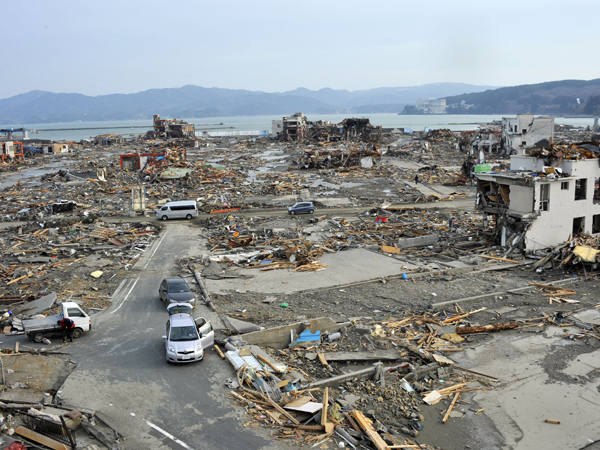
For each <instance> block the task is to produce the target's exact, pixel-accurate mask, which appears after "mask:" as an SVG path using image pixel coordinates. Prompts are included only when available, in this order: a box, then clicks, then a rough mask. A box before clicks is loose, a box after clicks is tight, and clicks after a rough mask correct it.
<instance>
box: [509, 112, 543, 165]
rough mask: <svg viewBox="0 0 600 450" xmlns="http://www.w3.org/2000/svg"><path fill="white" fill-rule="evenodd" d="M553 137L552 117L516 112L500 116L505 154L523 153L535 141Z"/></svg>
mask: <svg viewBox="0 0 600 450" xmlns="http://www.w3.org/2000/svg"><path fill="white" fill-rule="evenodd" d="M553 138H554V117H535V116H534V115H533V114H517V117H503V118H502V141H503V142H504V148H505V149H506V152H507V154H511V153H513V154H517V155H523V154H524V151H525V149H526V148H529V147H533V145H534V144H535V143H536V142H539V141H541V140H543V139H548V140H549V141H550V142H552V139H553Z"/></svg>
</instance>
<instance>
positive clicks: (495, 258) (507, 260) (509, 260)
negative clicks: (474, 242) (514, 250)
mask: <svg viewBox="0 0 600 450" xmlns="http://www.w3.org/2000/svg"><path fill="white" fill-rule="evenodd" d="M477 256H479V257H480V258H487V259H493V260H496V261H504V262H510V263H515V264H519V261H515V260H514V259H506V258H498V257H497V256H488V255H477Z"/></svg>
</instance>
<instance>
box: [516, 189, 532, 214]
mask: <svg viewBox="0 0 600 450" xmlns="http://www.w3.org/2000/svg"><path fill="white" fill-rule="evenodd" d="M533 198H534V190H533V189H531V187H529V186H516V185H513V186H511V187H510V210H511V211H518V212H520V213H522V214H527V213H530V212H533V209H534V206H533V205H534V203H533Z"/></svg>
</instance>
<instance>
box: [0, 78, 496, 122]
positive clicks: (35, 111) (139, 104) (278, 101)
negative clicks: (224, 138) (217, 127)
mask: <svg viewBox="0 0 600 450" xmlns="http://www.w3.org/2000/svg"><path fill="white" fill-rule="evenodd" d="M487 89H493V87H492V86H476V85H471V84H462V83H436V84H427V85H423V86H414V87H393V88H377V89H368V90H362V91H347V90H335V89H329V88H325V89H320V90H318V91H311V90H309V89H304V88H298V89H295V90H293V91H288V92H281V93H268V92H260V91H247V90H233V89H220V88H204V87H200V86H191V85H188V86H183V87H181V88H172V89H150V90H147V91H143V92H138V93H135V94H110V95H99V96H96V97H91V96H87V95H82V94H56V93H53V92H44V91H31V92H28V93H26V94H20V95H16V96H14V97H10V98H6V99H0V123H2V124H6V125H13V124H31V123H49V122H73V121H104V120H135V119H143V120H148V119H151V118H152V116H153V115H154V114H160V115H161V116H162V117H166V118H202V117H220V116H258V115H279V114H281V115H290V114H293V113H295V112H303V113H305V114H337V113H339V114H372V113H384V112H387V113H390V112H391V113H397V112H400V111H402V110H403V108H404V106H405V105H410V104H414V103H415V102H416V101H417V99H419V98H425V99H427V98H439V97H443V96H454V95H459V94H465V93H472V92H481V91H485V90H487Z"/></svg>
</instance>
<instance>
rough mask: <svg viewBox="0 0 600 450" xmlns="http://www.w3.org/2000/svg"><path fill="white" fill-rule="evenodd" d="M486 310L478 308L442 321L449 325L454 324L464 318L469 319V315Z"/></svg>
mask: <svg viewBox="0 0 600 450" xmlns="http://www.w3.org/2000/svg"><path fill="white" fill-rule="evenodd" d="M486 309H487V308H479V309H476V310H475V311H469V312H468V313H464V314H460V315H458V316H454V317H448V318H447V319H446V320H444V323H451V322H455V321H457V320H460V319H464V318H465V317H469V316H470V315H471V314H475V313H478V312H481V311H485V310H486Z"/></svg>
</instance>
